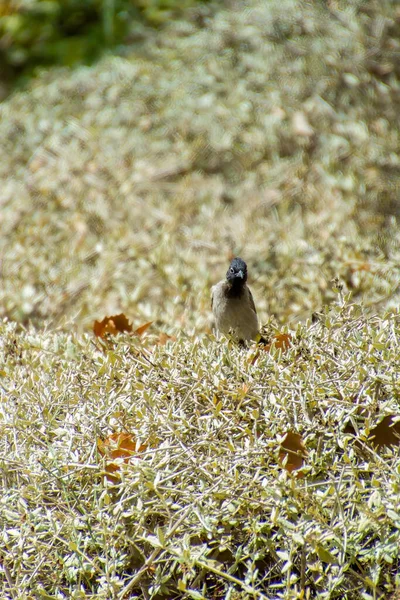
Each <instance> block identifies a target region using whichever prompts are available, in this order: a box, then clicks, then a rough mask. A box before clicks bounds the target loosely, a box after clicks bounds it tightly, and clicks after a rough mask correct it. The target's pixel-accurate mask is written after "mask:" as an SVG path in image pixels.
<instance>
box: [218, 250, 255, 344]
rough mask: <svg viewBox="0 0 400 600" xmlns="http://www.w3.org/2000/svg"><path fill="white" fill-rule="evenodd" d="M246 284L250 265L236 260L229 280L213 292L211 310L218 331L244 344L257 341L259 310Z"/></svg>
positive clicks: (229, 271) (228, 274)
mask: <svg viewBox="0 0 400 600" xmlns="http://www.w3.org/2000/svg"><path fill="white" fill-rule="evenodd" d="M246 282H247V265H246V263H245V262H244V260H242V259H241V258H234V259H233V260H232V262H231V264H230V265H229V269H228V271H227V273H226V279H225V280H223V281H220V282H219V283H217V284H216V285H214V286H213V287H212V289H211V308H212V311H213V314H214V319H215V325H216V327H217V329H218V331H220V332H221V333H224V334H225V335H229V334H230V335H232V336H233V337H234V339H235V340H236V341H238V342H239V343H241V344H243V343H244V342H246V341H248V340H254V339H256V337H257V334H258V318H257V311H256V307H255V304H254V300H253V296H252V293H251V291H250V289H249V288H248V287H247V284H246Z"/></svg>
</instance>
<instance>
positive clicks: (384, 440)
mask: <svg viewBox="0 0 400 600" xmlns="http://www.w3.org/2000/svg"><path fill="white" fill-rule="evenodd" d="M396 416H398V415H387V416H386V417H384V418H383V419H382V421H381V422H380V423H378V425H377V426H376V427H374V428H373V429H372V430H371V434H370V440H371V442H372V443H373V444H374V446H377V447H378V448H383V447H384V446H400V421H394V420H393V418H394V417H396Z"/></svg>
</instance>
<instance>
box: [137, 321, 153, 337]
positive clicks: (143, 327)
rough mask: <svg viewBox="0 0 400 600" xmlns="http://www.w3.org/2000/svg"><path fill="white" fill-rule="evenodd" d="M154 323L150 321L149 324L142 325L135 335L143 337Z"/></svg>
mask: <svg viewBox="0 0 400 600" xmlns="http://www.w3.org/2000/svg"><path fill="white" fill-rule="evenodd" d="M152 323H153V321H149V322H148V323H145V324H144V325H141V326H140V327H138V328H137V329H135V331H134V332H133V333H136V335H143V334H144V332H145V331H146V330H147V329H148V328H149V327H150V325H151V324H152Z"/></svg>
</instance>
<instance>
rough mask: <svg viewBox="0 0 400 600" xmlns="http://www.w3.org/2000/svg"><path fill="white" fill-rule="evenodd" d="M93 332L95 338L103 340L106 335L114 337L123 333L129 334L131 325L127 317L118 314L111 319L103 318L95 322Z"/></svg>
mask: <svg viewBox="0 0 400 600" xmlns="http://www.w3.org/2000/svg"><path fill="white" fill-rule="evenodd" d="M139 329H140V328H139ZM93 331H94V334H95V335H96V336H97V337H101V338H104V337H105V335H106V334H110V335H116V334H117V333H122V332H125V331H126V332H128V333H131V332H132V325H131V323H130V322H129V320H128V319H127V317H126V316H125V315H124V314H123V313H120V314H119V315H113V316H112V317H104V319H103V320H102V321H95V322H94V324H93ZM139 335H140V334H139Z"/></svg>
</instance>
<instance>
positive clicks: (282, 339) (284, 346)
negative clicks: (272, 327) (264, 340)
mask: <svg viewBox="0 0 400 600" xmlns="http://www.w3.org/2000/svg"><path fill="white" fill-rule="evenodd" d="M291 345H292V336H291V335H290V334H289V333H278V334H276V335H274V337H273V339H272V342H271V343H270V344H266V345H265V346H264V350H265V351H266V352H270V350H271V348H272V346H274V348H278V350H282V352H286V350H288V349H289V348H290V346H291Z"/></svg>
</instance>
